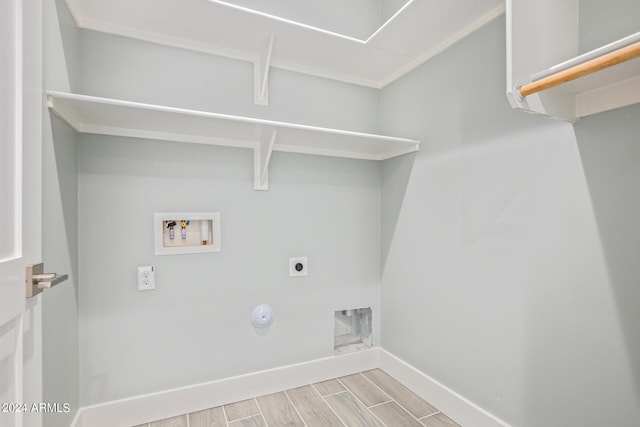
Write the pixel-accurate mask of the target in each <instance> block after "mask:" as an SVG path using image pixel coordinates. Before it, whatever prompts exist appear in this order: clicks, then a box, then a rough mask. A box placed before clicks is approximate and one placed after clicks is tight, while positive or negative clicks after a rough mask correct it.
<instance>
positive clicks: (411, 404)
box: [362, 369, 438, 418]
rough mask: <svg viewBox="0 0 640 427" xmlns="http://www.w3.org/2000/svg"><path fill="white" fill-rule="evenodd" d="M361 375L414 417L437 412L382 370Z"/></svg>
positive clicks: (374, 370)
mask: <svg viewBox="0 0 640 427" xmlns="http://www.w3.org/2000/svg"><path fill="white" fill-rule="evenodd" d="M362 374H363V375H364V376H365V377H367V378H368V379H370V380H371V382H373V383H374V384H375V385H377V386H378V387H380V389H382V390H383V391H384V392H385V393H387V394H388V395H389V396H391V398H392V399H393V400H395V401H396V402H398V404H400V406H402V407H403V408H404V409H406V410H407V411H409V412H411V414H412V415H413V416H414V417H416V418H423V417H425V416H428V415H431V414H435V413H436V412H438V410H437V409H436V408H434V407H433V406H432V405H431V404H429V403H428V402H425V401H424V400H423V399H422V398H421V397H420V396H418V395H417V394H415V393H414V392H412V391H411V390H409V389H408V388H406V387H405V386H403V385H402V384H400V383H399V382H398V381H397V380H395V379H394V378H392V377H391V375H389V374H387V373H386V372H384V371H383V370H381V369H373V370H371V371H366V372H363V373H362Z"/></svg>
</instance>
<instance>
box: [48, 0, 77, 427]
mask: <svg viewBox="0 0 640 427" xmlns="http://www.w3.org/2000/svg"><path fill="white" fill-rule="evenodd" d="M77 79H78V31H77V30H76V28H75V24H74V23H73V20H72V18H71V16H70V14H69V12H68V10H67V8H66V6H65V4H64V1H63V0H57V1H55V2H44V80H45V81H44V84H45V88H47V89H51V90H63V91H69V90H73V89H74V88H75V87H76V86H77ZM43 101H44V99H43ZM43 108H44V109H45V111H44V112H43V120H44V125H43V141H42V157H43V158H42V166H43V171H42V173H43V187H42V190H43V191H42V194H43V200H42V209H43V215H42V237H43V239H42V240H43V241H42V260H43V261H44V263H45V267H46V270H47V271H55V272H58V273H61V274H62V273H66V274H68V275H69V280H67V281H66V282H64V283H62V284H60V285H58V286H56V287H55V288H53V289H50V290H48V291H46V292H45V293H44V294H43V295H42V296H41V301H42V321H43V326H42V329H43V332H42V336H43V343H42V352H43V379H42V383H43V396H42V399H43V401H44V402H49V403H60V404H63V403H68V404H69V405H70V407H71V411H70V412H69V413H66V414H65V413H62V412H61V413H55V412H50V413H44V414H43V418H44V419H43V422H44V425H45V426H47V427H58V426H59V427H66V426H69V425H70V424H71V421H72V420H73V417H74V416H75V414H76V412H77V410H78V406H79V402H80V398H79V391H80V390H79V384H80V380H79V372H80V371H79V343H78V342H79V336H78V333H79V329H78V299H77V283H78V282H77V278H78V225H77V224H78V200H77V187H78V186H77V176H78V175H77V173H78V170H77V150H76V148H77V144H76V133H75V132H74V131H73V130H72V129H71V128H69V127H68V126H67V125H66V124H64V123H63V122H62V121H60V120H59V119H58V118H56V117H54V116H52V115H50V114H49V112H48V110H47V109H46V106H45V105H43Z"/></svg>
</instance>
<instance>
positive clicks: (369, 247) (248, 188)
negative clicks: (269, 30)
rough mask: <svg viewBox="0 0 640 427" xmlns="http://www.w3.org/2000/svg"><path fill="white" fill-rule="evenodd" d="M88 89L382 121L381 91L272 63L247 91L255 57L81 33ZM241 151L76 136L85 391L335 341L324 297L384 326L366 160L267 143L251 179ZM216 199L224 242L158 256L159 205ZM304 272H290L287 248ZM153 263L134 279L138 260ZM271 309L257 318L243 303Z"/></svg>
mask: <svg viewBox="0 0 640 427" xmlns="http://www.w3.org/2000/svg"><path fill="white" fill-rule="evenodd" d="M80 58H81V65H80V67H81V72H82V79H81V80H82V81H81V90H82V92H84V93H88V94H93V95H102V96H108V97H121V98H124V99H130V100H136V101H147V102H157V103H161V104H167V105H172V106H183V107H188V108H199V109H205V110H208V111H217V112H226V113H236V114H246V115H251V116H261V117H270V118H275V119H278V120H289V121H294V122H303V123H314V124H320V125H329V126H336V127H342V128H347V129H357V130H365V131H376V130H377V125H378V118H377V115H378V92H377V91H375V90H371V89H366V88H358V87H354V86H349V85H344V84H341V83H335V82H331V81H328V80H324V79H319V78H314V77H308V76H302V75H296V74H294V73H288V72H283V71H279V70H272V71H273V72H272V74H271V86H270V88H269V94H270V102H271V105H270V106H269V107H258V106H255V105H253V94H252V68H251V65H250V64H245V63H241V62H237V61H231V60H227V59H224V58H216V57H213V56H208V55H202V54H198V53H194V52H185V51H180V50H177V49H172V48H167V47H161V46H157V45H152V44H147V43H141V42H137V41H133V40H127V39H123V38H118V37H113V36H107V35H101V34H98V33H93V32H82V33H81V42H80ZM252 165H253V154H252V152H251V151H249V150H242V149H232V148H224V147H214V146H207V145H190V144H180V143H173V142H163V141H148V140H140V139H126V138H116V137H102V136H90V135H81V136H80V137H79V176H78V187H79V189H78V194H79V195H78V205H79V208H78V209H79V213H78V216H79V220H78V230H79V275H80V280H81V283H82V286H81V287H80V292H79V294H80V369H81V374H80V377H81V387H80V390H81V396H82V404H83V405H90V404H94V403H98V402H103V401H109V400H114V399H119V398H123V397H128V396H133V395H138V394H142V393H149V392H156V391H161V390H165V389H168V388H172V387H178V386H184V385H191V384H195V383H201V382H204V381H209V380H215V379H219V378H225V377H229V376H233V375H238V374H243V373H249V372H254V371H257V370H261V369H267V368H273V367H277V366H282V365H287V364H291V363H297V362H303V361H308V360H313V359H317V358H322V357H327V356H330V355H332V354H333V326H334V325H333V322H334V311H335V310H340V309H345V308H355V307H363V306H370V307H372V308H373V313H374V314H373V315H374V342H376V343H377V342H378V337H379V329H380V328H379V318H380V317H379V290H380V286H379V285H380V283H379V282H380V275H379V271H380V263H379V260H380V254H379V247H380V246H379V241H380V197H381V192H380V182H381V166H380V164H379V163H376V162H369V161H357V160H344V159H335V158H327V157H314V156H305V155H295V154H283V153H278V152H276V153H274V155H273V158H272V162H271V168H270V175H269V187H270V189H269V191H268V192H256V191H254V190H253V166H252ZM178 211H187V212H203V211H204V212H206V211H214V212H220V214H221V223H222V252H221V253H214V254H197V255H172V256H155V255H154V251H153V226H152V222H153V214H154V212H178ZM305 255H306V256H308V257H309V276H308V277H305V278H295V279H292V278H289V277H288V258H289V257H291V256H305ZM149 264H153V265H155V266H156V271H157V273H156V282H157V284H156V286H157V289H156V290H154V291H150V292H138V291H137V288H136V267H137V266H141V265H149ZM261 303H267V304H270V305H271V306H272V307H273V308H274V312H275V321H274V323H273V325H272V326H271V328H270V329H269V330H268V331H267V332H266V333H257V332H256V331H255V330H254V329H253V327H252V326H251V324H250V318H249V316H250V313H251V310H252V308H253V307H254V306H255V305H257V304H261Z"/></svg>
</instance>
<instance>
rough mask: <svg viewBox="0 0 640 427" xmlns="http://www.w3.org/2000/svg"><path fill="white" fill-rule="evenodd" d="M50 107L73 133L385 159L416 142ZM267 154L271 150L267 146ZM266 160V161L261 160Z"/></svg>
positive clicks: (183, 112) (191, 113) (109, 106)
mask: <svg viewBox="0 0 640 427" xmlns="http://www.w3.org/2000/svg"><path fill="white" fill-rule="evenodd" d="M47 95H48V100H49V108H51V110H52V111H53V112H55V114H56V115H58V116H59V117H60V118H62V119H63V120H64V121H66V122H67V123H68V124H69V125H70V126H71V127H73V128H74V129H75V130H77V131H78V132H83V133H94V134H106V135H118V136H127V137H138V138H150V139H162V140H170V141H181V142H193V143H203V144H214V145H224V146H230V147H243V148H256V147H257V146H259V145H260V144H264V143H265V141H266V142H269V141H271V144H272V149H273V150H274V151H285V152H291V153H305V154H315V155H322V156H334V157H346V158H353V159H367V160H385V159H389V158H391V157H395V156H400V155H402V154H407V153H411V152H414V151H417V150H418V144H419V142H418V141H415V140H412V139H405V138H395V137H391V136H383V135H374V134H368V133H360V132H352V131H346V130H339V129H329V128H322V127H315V126H307V125H301V124H295V123H286V122H277V121H272V120H262V119H256V118H251V117H241V116H232V115H226V114H218V113H210V112H205V111H196V110H187V109H182V108H173V107H166V106H160V105H152V104H143V103H138V102H130V101H122V100H116V99H108V98H99V97H94V96H87V95H78V94H71V93H62V92H48V93H47ZM268 151H269V153H270V151H271V150H268ZM266 163H267V164H268V159H267V160H266Z"/></svg>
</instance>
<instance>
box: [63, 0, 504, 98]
mask: <svg viewBox="0 0 640 427" xmlns="http://www.w3.org/2000/svg"><path fill="white" fill-rule="evenodd" d="M66 1H67V4H68V6H69V9H70V10H71V13H72V14H73V16H74V18H75V20H76V23H77V24H78V26H79V27H81V28H86V29H91V30H95V31H102V32H107V33H112V34H118V35H122V36H127V37H133V38H137V39H142V40H147V41H150V42H154V43H161V44H166V45H170V46H176V47H181V48H186V49H191V50H197V51H202V52H208V53H212V54H216V55H223V56H228V57H232V58H236V59H241V60H246V61H253V62H256V61H257V60H258V58H259V57H260V55H261V54H262V55H264V52H265V49H266V46H267V45H268V41H269V38H270V37H271V36H272V35H273V37H274V42H273V51H272V55H271V64H270V65H271V66H273V67H278V68H284V69H288V70H292V71H298V72H303V73H308V74H312V75H317V76H322V77H327V78H331V79H336V80H340V81H345V82H349V83H354V84H359V85H363V86H369V87H375V88H381V87H384V86H385V85H387V84H389V83H391V82H392V81H394V80H395V79H397V78H399V77H401V76H402V75H404V74H406V73H407V72H408V71H410V70H412V69H413V68H415V67H417V66H418V65H420V64H422V63H423V62H425V61H427V60H428V59H429V58H431V57H433V56H434V55H436V54H438V53H440V52H441V51H442V50H444V49H446V48H447V47H449V46H450V45H452V44H453V43H455V42H457V41H458V40H460V39H461V38H463V37H465V36H466V35H468V34H469V33H471V32H472V31H475V30H476V29H478V28H479V27H481V26H482V25H484V24H486V23H487V22H489V21H491V20H492V19H494V18H496V17H497V16H499V15H501V14H502V13H504V0H348V1H347V0H321V1H320V2H318V1H315V2H311V1H309V0H271V1H270V0H225V1H222V0H108V1H105V0H66ZM318 4H320V5H322V7H320V6H318ZM258 7H260V9H261V10H256V9H255V8H258Z"/></svg>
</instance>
